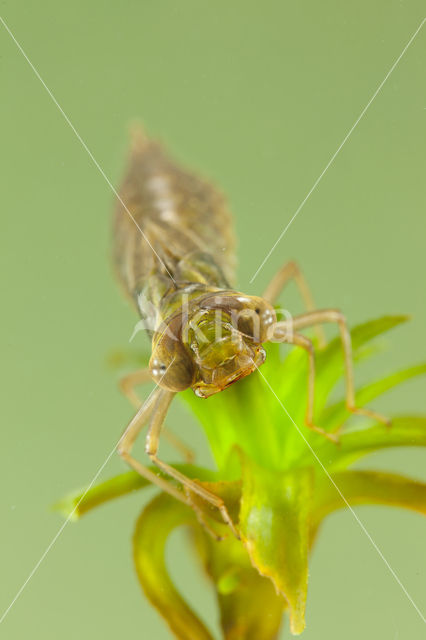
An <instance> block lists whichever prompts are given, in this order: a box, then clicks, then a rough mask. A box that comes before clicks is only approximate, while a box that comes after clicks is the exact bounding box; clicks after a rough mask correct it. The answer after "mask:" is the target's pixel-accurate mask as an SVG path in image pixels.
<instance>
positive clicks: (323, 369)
mask: <svg viewBox="0 0 426 640" xmlns="http://www.w3.org/2000/svg"><path fill="white" fill-rule="evenodd" d="M409 318H410V317H409V316H407V315H395V316H383V317H381V318H376V319H374V320H370V321H369V322H365V323H363V324H360V325H358V326H356V327H354V328H353V329H352V330H351V339H352V350H353V356H354V361H355V362H356V361H357V359H358V352H359V350H360V349H361V348H362V347H364V346H365V345H366V344H368V343H369V342H370V341H371V340H373V339H374V338H377V336H379V335H382V334H383V333H385V332H386V331H390V329H393V328H394V327H397V326H398V325H400V324H402V323H403V322H407V320H409ZM316 364H317V370H318V374H317V380H316V386H315V395H316V408H317V411H318V414H319V413H320V412H321V411H322V410H323V408H324V406H325V403H326V401H327V398H328V396H329V394H330V393H331V391H332V390H333V388H334V386H335V384H336V383H337V382H338V381H339V380H340V379H341V378H342V376H343V372H344V367H343V352H342V342H341V339H340V336H337V337H336V338H335V339H334V340H332V341H331V342H330V343H329V344H328V345H327V346H326V347H325V349H323V350H322V351H320V352H319V353H318V356H317V359H316ZM318 414H317V415H318Z"/></svg>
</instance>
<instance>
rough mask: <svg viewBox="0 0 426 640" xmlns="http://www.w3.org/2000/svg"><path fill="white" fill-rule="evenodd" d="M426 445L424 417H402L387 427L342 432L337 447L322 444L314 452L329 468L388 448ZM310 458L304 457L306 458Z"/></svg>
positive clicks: (340, 465) (344, 464)
mask: <svg viewBox="0 0 426 640" xmlns="http://www.w3.org/2000/svg"><path fill="white" fill-rule="evenodd" d="M424 446H426V417H422V416H401V417H397V418H393V419H392V424H391V426H390V427H385V426H384V425H375V426H373V427H369V428H367V429H362V430H358V431H351V432H349V433H345V434H343V435H342V436H341V438H340V444H339V445H335V444H333V443H330V442H325V443H323V444H322V446H321V447H318V449H317V455H318V457H319V458H320V460H321V461H322V462H323V464H325V465H326V466H328V467H333V468H336V467H347V466H349V465H350V464H352V463H353V462H355V460H358V459H359V458H361V457H363V456H366V455H368V454H370V453H373V452H375V451H378V450H380V449H386V448H389V447H424ZM308 458H309V456H308V455H307V459H308Z"/></svg>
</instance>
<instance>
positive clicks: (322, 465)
mask: <svg viewBox="0 0 426 640" xmlns="http://www.w3.org/2000/svg"><path fill="white" fill-rule="evenodd" d="M256 368H257V370H258V372H259V373H260V375H261V376H262V378H263V379H264V381H265V382H266V384H267V385H268V387H269V389H270V390H271V391H272V393H273V394H274V396H275V398H276V399H277V400H278V402H279V404H280V405H281V408H282V409H284V411H285V413H286V414H287V416H288V418H289V419H290V420H291V422H292V423H293V425H294V426H295V427H296V429H297V431H298V432H299V434H300V436H301V437H302V438H303V440H304V441H305V443H306V444H307V446H308V447H309V449H310V450H311V453H312V455H313V456H314V458H315V459H316V461H317V462H318V464H319V465H320V466H321V468H322V470H323V471H324V473H325V474H326V476H327V478H328V479H329V480H330V482H331V484H332V485H333V486H334V488H335V489H336V491H337V493H338V494H339V495H340V497H341V498H342V500H343V501H344V503H345V504H346V506H347V507H348V509H349V511H350V512H351V513H352V515H353V517H354V518H355V520H356V521H357V522H358V524H359V526H360V527H361V529H362V531H363V532H364V533H365V535H366V536H367V538H368V539H369V541H370V542H371V544H372V545H373V547H374V549H375V550H376V551H377V553H378V554H379V556H380V557H381V559H382V560H383V562H384V563H385V565H386V566H387V568H388V569H389V571H390V572H391V574H392V575H393V577H394V578H395V580H396V582H397V583H398V584H399V586H400V587H401V589H402V590H403V592H404V593H405V595H406V596H407V598H408V600H409V601H410V602H411V604H412V605H413V607H414V608H415V610H416V611H417V613H418V614H419V616H420V618H421V619H422V620H423V622H425V623H426V618H425V617H424V615H423V614H422V612H421V611H420V609H419V607H418V606H417V605H416V603H415V602H414V600H413V598H412V597H411V596H410V594H409V593H408V591H407V589H406V588H405V586H404V585H403V584H402V582H401V580H400V579H399V578H398V576H397V574H396V573H395V571H394V570H393V569H392V567H391V565H390V564H389V562H388V561H387V560H386V558H385V556H384V555H383V553H382V551H381V550H380V549H379V547H378V546H377V544H376V543H375V542H374V540H373V538H372V537H371V535H370V533H369V532H368V531H367V529H366V528H365V525H364V524H363V523H362V522H361V520H360V519H359V517H358V516H357V514H356V512H355V511H354V510H353V508H352V507H351V505H350V504H349V502H348V501H347V500H346V498H345V496H344V495H343V493H342V491H341V490H340V489H339V487H338V485H337V484H336V483H335V481H334V480H333V478H332V477H331V475H330V474H329V473H328V471H327V469H326V468H325V466H324V464H323V463H322V462H321V460H320V458H319V457H318V456H317V454H316V452H315V450H314V449H313V448H312V446H311V444H310V442H309V441H308V440H307V439H306V438H305V436H304V435H303V433H302V431H301V430H300V428H299V427H298V425H297V424H296V422H295V421H294V420H293V418H292V417H291V415H290V414H289V412H288V411H287V409H286V408H285V406H284V405H283V403H282V402H281V400H280V399H279V397H278V396H277V394H276V393H275V391H274V390H273V388H272V387H271V385H270V384H269V382H268V380H267V379H266V378H265V376H264V375H263V373H262V372H261V370H260V369H259V367H256Z"/></svg>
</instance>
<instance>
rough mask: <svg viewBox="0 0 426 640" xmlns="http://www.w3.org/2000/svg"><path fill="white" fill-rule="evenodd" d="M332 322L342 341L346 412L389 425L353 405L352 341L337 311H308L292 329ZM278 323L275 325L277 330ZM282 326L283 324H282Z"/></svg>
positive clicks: (379, 415) (297, 319)
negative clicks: (336, 327)
mask: <svg viewBox="0 0 426 640" xmlns="http://www.w3.org/2000/svg"><path fill="white" fill-rule="evenodd" d="M326 322H333V323H336V324H337V325H338V327H339V331H340V337H341V339H342V347H343V357H344V364H345V380H346V407H347V409H348V411H350V412H351V413H354V414H358V415H363V416H368V417H370V418H374V419H375V420H377V421H378V422H382V423H383V424H386V425H389V424H390V421H389V419H388V418H385V416H382V415H381V414H380V413H376V412H375V411H372V410H371V409H365V408H363V407H357V406H356V404H355V386H354V374H353V362H352V341H351V334H350V333H349V329H348V327H347V324H346V318H345V316H344V315H343V313H342V312H341V311H339V310H338V309H321V310H318V311H310V312H308V313H304V314H302V315H300V316H296V317H295V318H293V320H292V326H293V329H295V330H297V329H305V328H306V327H311V326H313V325H316V324H319V323H326ZM279 324H280V323H277V328H278V325H279ZM283 324H284V323H283Z"/></svg>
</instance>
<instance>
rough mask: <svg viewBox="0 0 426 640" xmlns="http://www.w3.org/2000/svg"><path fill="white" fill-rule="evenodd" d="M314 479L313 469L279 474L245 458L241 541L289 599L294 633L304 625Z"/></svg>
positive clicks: (256, 563) (254, 562) (259, 568)
mask: <svg viewBox="0 0 426 640" xmlns="http://www.w3.org/2000/svg"><path fill="white" fill-rule="evenodd" d="M312 482H313V476H312V471H311V470H310V469H297V470H296V471H295V472H292V471H289V472H276V471H270V470H267V469H264V468H261V467H258V466H257V465H254V463H253V462H251V461H248V459H247V458H245V459H244V463H243V492H242V501H241V511H240V531H241V536H242V540H243V543H244V545H245V546H246V548H247V551H248V553H249V556H250V559H251V561H252V564H253V566H255V567H256V568H257V570H258V571H259V573H260V574H261V575H263V576H267V577H269V578H270V579H271V580H272V581H273V583H274V585H275V588H276V589H277V591H278V592H280V593H281V594H282V595H283V596H284V598H285V599H286V601H287V603H288V607H289V614H290V629H291V632H292V633H293V634H294V635H298V634H300V633H301V632H302V631H303V629H304V628H305V607H306V596H307V588H308V551H309V511H310V502H311V492H312Z"/></svg>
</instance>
